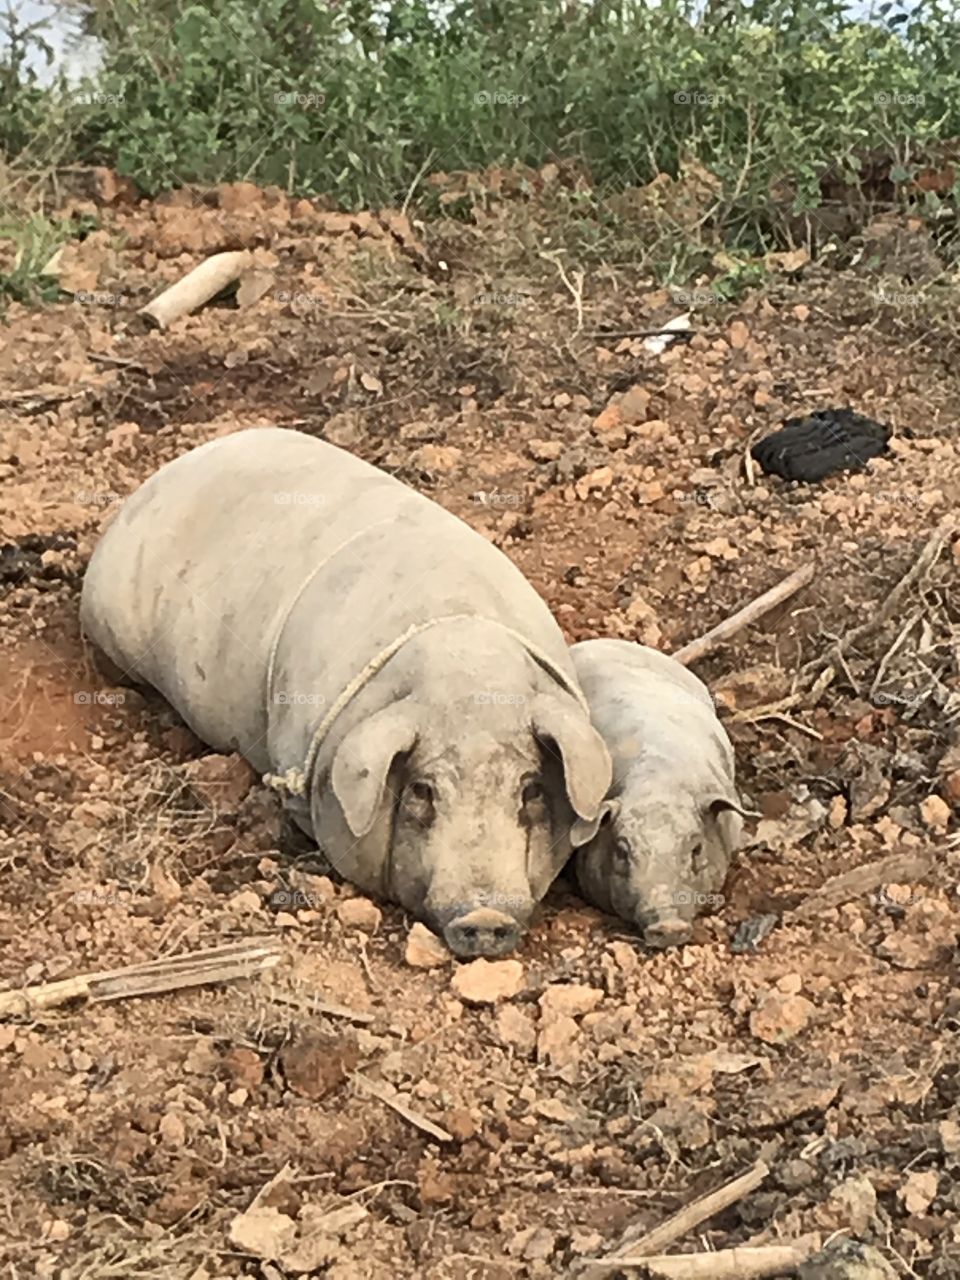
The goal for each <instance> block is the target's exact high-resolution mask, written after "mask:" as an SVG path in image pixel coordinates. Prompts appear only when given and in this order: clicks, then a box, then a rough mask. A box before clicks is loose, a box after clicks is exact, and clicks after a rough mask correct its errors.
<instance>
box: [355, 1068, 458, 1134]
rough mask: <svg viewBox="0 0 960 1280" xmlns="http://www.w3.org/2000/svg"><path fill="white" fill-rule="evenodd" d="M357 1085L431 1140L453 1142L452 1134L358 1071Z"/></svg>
mask: <svg viewBox="0 0 960 1280" xmlns="http://www.w3.org/2000/svg"><path fill="white" fill-rule="evenodd" d="M353 1078H354V1080H356V1082H357V1084H359V1085H361V1086H362V1087H363V1088H364V1089H365V1090H366V1091H367V1093H371V1094H373V1096H374V1097H375V1098H379V1099H380V1101H381V1102H385V1103H386V1104H387V1106H388V1107H392V1108H393V1110H394V1111H395V1112H396V1113H397V1115H398V1116H402V1117H403V1119H404V1120H406V1122H407V1123H408V1124H412V1125H413V1126H414V1127H415V1128H417V1129H422V1130H423V1132H424V1133H429V1135H430V1137H431V1138H436V1140H437V1141H438V1142H453V1140H454V1138H453V1134H452V1133H448V1132H447V1131H446V1129H441V1128H440V1126H439V1125H438V1124H434V1123H433V1121H432V1120H428V1119H427V1117H426V1116H423V1115H421V1114H420V1112H419V1111H414V1110H413V1108H412V1107H408V1106H407V1104H406V1103H405V1102H401V1101H400V1099H399V1098H395V1097H394V1096H393V1094H391V1093H390V1092H389V1090H387V1089H385V1088H384V1087H383V1085H382V1084H380V1083H378V1081H376V1080H371V1079H370V1077H369V1076H364V1075H361V1074H360V1072H359V1071H355V1072H354V1075H353Z"/></svg>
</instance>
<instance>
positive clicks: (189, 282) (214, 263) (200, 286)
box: [137, 249, 252, 329]
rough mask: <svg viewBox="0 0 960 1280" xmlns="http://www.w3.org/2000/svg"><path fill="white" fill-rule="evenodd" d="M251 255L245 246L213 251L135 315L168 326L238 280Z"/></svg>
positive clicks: (156, 324)
mask: <svg viewBox="0 0 960 1280" xmlns="http://www.w3.org/2000/svg"><path fill="white" fill-rule="evenodd" d="M251 262H252V259H251V257H250V254H249V253H248V252H247V250H246V249H238V250H236V251H235V252H232V253H215V254H214V255H213V257H212V258H207V259H206V261H205V262H201V263H200V265H199V266H198V267H194V269H193V270H192V271H190V272H188V273H187V275H185V276H184V277H183V279H182V280H178V281H177V283H176V284H172V285H171V286H170V288H169V289H164V291H163V293H161V294H160V295H159V296H158V297H156V298H154V299H153V301H152V302H148V303H147V305H146V306H145V307H141V308H140V310H139V312H138V313H137V314H138V315H141V316H145V317H146V318H147V319H148V320H150V321H151V322H152V323H153V324H154V325H155V326H156V327H157V328H158V329H167V328H169V327H170V325H171V324H172V323H173V321H174V320H178V319H179V318H180V316H185V315H187V314H188V312H190V311H196V309H197V307H202V306H203V304H204V303H205V302H209V301H210V299H211V298H215V297H216V296H217V294H218V293H220V292H221V291H222V290H223V289H226V287H227V285H230V284H233V282H234V281H235V280H239V279H240V277H241V275H243V273H244V271H246V269H247V268H248V267H249V266H250V264H251Z"/></svg>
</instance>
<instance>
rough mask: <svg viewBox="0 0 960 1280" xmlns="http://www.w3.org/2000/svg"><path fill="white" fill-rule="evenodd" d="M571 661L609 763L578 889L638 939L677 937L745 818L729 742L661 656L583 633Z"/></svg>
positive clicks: (718, 881)
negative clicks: (599, 819) (598, 821)
mask: <svg viewBox="0 0 960 1280" xmlns="http://www.w3.org/2000/svg"><path fill="white" fill-rule="evenodd" d="M570 656H571V657H572V658H573V664H574V667H575V668H576V672H577V678H578V679H579V681H580V686H581V688H582V689H583V692H584V694H585V695H586V698H587V702H588V704H589V706H590V716H591V719H592V721H593V725H594V727H595V728H596V729H597V730H598V731H599V732H600V735H601V736H602V737H603V739H604V740H605V742H606V744H607V747H608V749H609V751H610V755H611V757H612V759H613V783H612V785H611V788H610V791H609V792H608V795H607V799H606V801H605V804H604V808H605V811H606V812H605V816H604V819H603V823H602V826H601V827H600V829H599V831H598V832H597V834H596V835H595V836H594V838H593V839H592V840H590V841H589V842H588V843H586V844H585V845H583V846H582V847H581V848H579V849H578V850H577V852H576V854H575V856H574V866H575V871H576V877H577V881H578V883H579V885H580V889H581V892H582V893H583V895H584V897H585V898H586V899H587V900H588V901H589V902H592V903H593V904H594V905H595V906H597V907H600V908H601V909H602V910H604V911H609V912H611V913H612V914H614V915H618V916H622V917H623V919H625V920H629V921H630V922H631V923H632V924H634V925H635V926H636V927H637V929H639V931H640V933H641V934H642V936H643V940H644V942H645V943H647V945H648V946H653V947H669V946H675V945H677V944H679V943H683V942H686V941H687V940H688V939H689V937H690V933H691V925H692V921H693V918H694V916H695V915H696V914H697V912H698V910H702V909H703V907H704V906H707V905H710V904H712V903H713V902H714V901H716V895H718V894H719V891H720V889H721V888H722V886H723V882H724V880H725V878H726V874H727V870H728V868H729V866H730V860H731V858H732V857H733V854H734V852H735V851H736V849H737V846H738V844H739V842H740V835H741V830H742V827H743V818H744V817H745V816H747V815H746V814H745V811H744V810H743V808H742V806H741V803H740V799H739V796H738V794H737V790H736V786H735V785H734V767H735V766H734V756H733V748H732V747H731V745H730V740H729V738H728V737H727V735H726V733H725V732H724V729H723V727H722V725H721V724H720V721H719V720H718V719H717V714H716V710H715V708H714V705H713V699H712V698H711V697H710V694H709V692H708V690H707V687H706V685H704V684H703V682H702V681H701V680H698V679H697V677H696V676H695V675H693V674H692V672H690V671H688V670H687V669H686V667H683V666H681V664H680V663H679V662H677V661H675V660H674V659H673V658H670V657H668V656H667V655H666V654H663V653H658V652H657V650H656V649H649V648H647V647H646V646H645V645H641V644H634V643H632V642H631V641H628V640H586V641H583V642H582V643H580V644H575V645H573V646H572V648H571V650H570Z"/></svg>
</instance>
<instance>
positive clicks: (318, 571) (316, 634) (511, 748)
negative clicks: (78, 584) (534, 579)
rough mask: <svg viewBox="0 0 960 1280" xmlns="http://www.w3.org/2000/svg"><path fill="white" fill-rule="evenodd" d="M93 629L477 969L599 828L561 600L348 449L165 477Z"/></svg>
mask: <svg viewBox="0 0 960 1280" xmlns="http://www.w3.org/2000/svg"><path fill="white" fill-rule="evenodd" d="M81 615H82V624H83V628H84V630H85V632H86V634H87V635H88V636H89V637H90V639H91V640H92V641H93V642H94V643H95V645H97V646H99V647H100V648H101V649H102V650H103V651H104V652H105V653H106V655H107V657H108V658H110V659H111V660H112V661H113V662H114V663H115V664H116V665H117V666H119V667H120V668H121V670H122V671H124V672H125V673H127V675H128V676H129V677H130V678H132V679H134V680H136V681H139V682H141V683H145V684H149V685H152V686H153V687H154V688H155V689H158V690H159V691H160V692H161V693H162V694H163V695H164V697H165V698H166V699H167V700H168V701H169V702H170V703H171V704H172V705H173V706H174V707H175V708H176V710H177V711H178V712H179V713H180V715H181V716H182V717H183V719H184V720H185V721H186V722H187V724H188V725H189V726H190V727H191V728H192V729H193V730H194V732H195V733H197V734H198V735H199V737H201V738H202V739H204V740H205V741H206V742H208V743H209V744H210V745H211V746H212V747H215V748H216V749H217V750H220V751H232V750H235V751H239V752H241V753H242V754H243V755H244V756H246V758H247V759H248V760H249V761H250V763H251V764H252V765H253V766H254V768H256V769H257V770H258V771H260V772H261V773H264V774H265V775H266V776H267V781H268V782H269V783H270V785H273V786H275V787H276V788H277V789H278V790H279V791H280V792H281V793H282V794H283V796H284V800H285V803H286V804H287V805H288V807H289V810H290V812H291V814H292V816H293V817H294V819H295V820H296V822H297V823H298V825H300V826H301V828H302V829H303V830H304V831H306V832H307V833H308V834H309V835H311V836H312V837H313V838H315V839H316V840H317V842H318V843H319V844H320V845H321V847H322V848H323V850H324V851H325V853H326V854H327V856H328V857H329V858H330V860H331V862H332V863H333V864H334V866H335V867H336V868H337V869H338V870H339V871H340V872H341V873H342V874H343V875H344V876H345V877H346V878H348V879H349V880H351V881H352V882H353V883H354V884H356V885H357V886H359V888H361V889H362V890H364V891H365V892H368V893H371V894H374V895H378V896H380V897H383V898H386V899H389V900H394V901H397V902H399V903H401V904H403V906H405V907H406V908H408V909H409V910H410V911H411V912H413V913H414V914H416V915H418V916H420V917H421V918H423V919H424V920H425V921H426V922H427V923H428V924H429V925H430V926H431V927H432V928H434V929H436V930H437V931H438V932H439V933H441V934H442V935H443V936H444V937H445V938H446V940H447V943H448V945H449V946H450V947H451V949H452V950H454V951H455V952H456V953H457V954H459V955H498V954H502V953H505V952H507V951H509V950H511V949H512V948H513V947H514V946H515V945H516V943H517V941H518V939H519V937H520V936H521V933H522V931H523V929H524V927H525V926H526V924H527V922H528V919H529V917H530V914H531V912H532V910H533V907H534V904H535V903H536V902H537V901H538V900H539V899H540V898H542V897H543V895H544V894H545V893H546V891H547V889H548V887H549V886H550V883H551V882H552V881H553V879H554V877H555V876H556V874H557V872H558V871H559V870H560V868H561V867H562V865H563V862H564V860H565V858H566V857H567V856H569V853H570V851H571V849H572V847H573V841H574V840H575V839H576V840H581V841H582V840H585V839H587V838H589V837H590V835H592V834H593V833H594V832H595V831H596V828H597V823H598V821H599V815H600V806H601V803H602V801H603V799H604V796H605V794H606V792H607V790H608V787H609V783H610V777H611V772H610V759H609V755H608V753H607V750H606V748H605V746H604V744H603V741H602V739H601V737H600V735H599V734H598V733H597V732H596V730H595V729H594V728H592V727H591V724H590V720H589V715H588V712H587V708H586V705H585V703H584V701H583V696H582V693H581V691H580V689H579V686H578V684H577V680H576V675H575V673H574V670H573V665H572V663H571V659H570V656H569V653H568V650H567V648H566V645H565V643H564V641H563V637H562V635H561V633H560V630H559V628H558V627H557V624H556V623H555V621H554V619H553V618H552V616H551V614H550V612H549V610H548V609H547V607H546V605H545V604H544V603H543V601H542V600H541V599H540V597H539V596H538V595H537V593H536V592H535V591H534V590H533V588H532V587H531V586H530V585H529V584H528V583H527V581H526V580H525V578H524V577H523V576H522V574H521V573H520V572H519V571H518V570H517V569H516V568H515V567H514V565H513V564H511V562H510V561H509V560H508V559H507V558H506V556H504V555H503V554H502V553H501V552H500V551H498V550H497V549H496V548H495V547H493V546H492V545H491V544H490V543H489V542H488V541H487V540H486V539H485V538H483V537H481V536H480V535H479V534H478V533H475V532H474V531H473V530H471V529H470V528H469V526H467V525H466V524H464V523H463V522H462V521H460V520H458V519H457V518H456V517H455V516H453V515H451V514H450V513H449V512H447V511H444V510H443V508H442V507H440V506H438V505H437V504H435V503H433V502H431V501H429V500H428V499H427V498H424V497H422V496H421V495H420V494H418V493H416V492H415V491H414V490H412V489H410V488H408V487H407V486H406V485H403V484H401V483H400V482H399V481H398V480H395V479H393V478H392V477H391V476H388V475H386V474H385V473H384V472H382V471H379V470H378V469H377V468H375V467H372V466H370V465H369V464H368V463H366V462H363V461H361V460H360V459H358V458H355V457H353V456H352V455H350V454H349V453H347V452H345V451H343V450H341V449H338V448H336V447H334V446H333V445H330V444H326V443H324V442H323V441H319V440H316V439H314V438H312V437H310V436H307V435H304V434H301V433H299V432H296V431H290V430H284V429H279V428H254V429H249V430H242V431H238V432H235V433H233V434H230V435H227V436H223V437H221V438H218V439H216V440H213V441H211V442H209V443H207V444H204V445H201V446H200V447H199V448H197V449H194V450H192V451H191V452H189V453H187V454H184V455H183V456H182V457H179V458H177V459H176V460H175V461H173V462H170V463H168V464H167V465H166V466H164V467H162V468H161V469H160V470H159V471H158V472H157V473H156V474H155V475H153V476H152V477H151V478H150V479H149V480H147V481H146V483H145V484H144V485H142V486H141V488H140V489H138V490H137V491H136V492H135V493H134V494H132V495H131V496H130V497H129V498H128V499H127V500H126V502H125V503H124V504H123V506H122V508H121V509H120V511H119V512H118V514H117V515H116V517H115V518H114V519H113V520H112V522H111V523H110V525H109V526H108V527H107V529H106V531H105V532H104V534H103V536H102V538H101V540H100V542H99V544H98V546H97V548H96V550H95V552H94V554H93V557H92V559H91V561H90V565H89V568H88V570H87V574H86V578H85V581H84V584H83V595H82V604H81Z"/></svg>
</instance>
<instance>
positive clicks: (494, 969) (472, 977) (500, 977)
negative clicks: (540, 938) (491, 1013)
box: [450, 956, 523, 1004]
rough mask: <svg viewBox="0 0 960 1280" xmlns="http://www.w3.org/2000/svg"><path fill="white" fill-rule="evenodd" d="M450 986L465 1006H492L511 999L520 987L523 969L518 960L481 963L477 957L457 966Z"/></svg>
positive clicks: (485, 961)
mask: <svg viewBox="0 0 960 1280" xmlns="http://www.w3.org/2000/svg"><path fill="white" fill-rule="evenodd" d="M450 985H451V987H452V988H453V991H454V993H455V994H456V995H458V996H459V997H460V999H461V1000H465V1001H466V1002H467V1004H496V1003H497V1001H498V1000H509V999H510V997H511V996H515V995H516V994H517V992H518V991H519V990H520V988H521V987H522V986H523V965H522V964H521V963H520V961H519V960H485V959H484V958H483V957H482V956H481V957H480V958H479V959H478V960H473V961H471V962H470V964H463V965H460V967H459V968H458V969H457V971H456V973H455V974H454V975H453V981H452V983H451V984H450Z"/></svg>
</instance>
